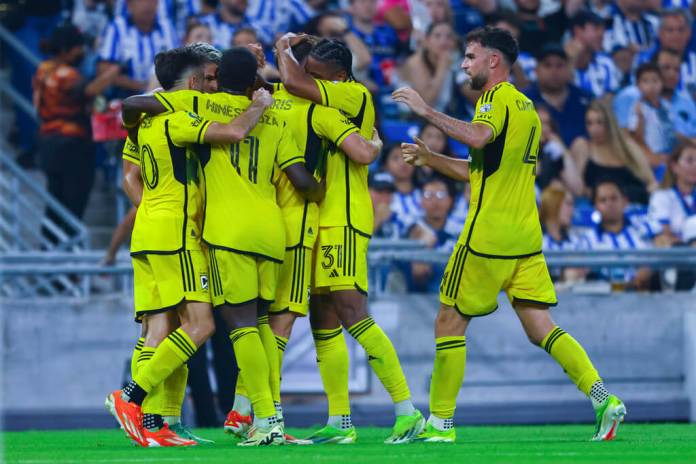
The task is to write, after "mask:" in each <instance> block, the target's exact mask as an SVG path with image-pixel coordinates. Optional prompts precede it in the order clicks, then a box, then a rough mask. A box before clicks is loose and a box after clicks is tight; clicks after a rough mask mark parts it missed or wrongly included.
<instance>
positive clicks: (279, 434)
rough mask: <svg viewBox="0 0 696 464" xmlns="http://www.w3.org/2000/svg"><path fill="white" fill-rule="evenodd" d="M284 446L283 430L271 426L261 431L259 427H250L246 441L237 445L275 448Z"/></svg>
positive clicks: (276, 426)
mask: <svg viewBox="0 0 696 464" xmlns="http://www.w3.org/2000/svg"><path fill="white" fill-rule="evenodd" d="M283 444H285V437H284V434H283V428H282V427H281V426H280V425H279V424H276V425H273V426H271V427H269V428H266V429H263V428H261V427H256V426H254V427H251V428H250V429H249V433H248V436H247V438H246V440H244V441H240V442H239V443H237V446H276V445H283Z"/></svg>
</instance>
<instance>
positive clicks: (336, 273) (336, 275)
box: [329, 269, 338, 277]
mask: <svg viewBox="0 0 696 464" xmlns="http://www.w3.org/2000/svg"><path fill="white" fill-rule="evenodd" d="M329 277H338V271H337V270H336V269H334V270H332V271H331V273H330V274H329Z"/></svg>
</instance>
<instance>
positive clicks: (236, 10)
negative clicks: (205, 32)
mask: <svg viewBox="0 0 696 464" xmlns="http://www.w3.org/2000/svg"><path fill="white" fill-rule="evenodd" d="M248 5H249V2H248V0H220V3H219V5H218V8H217V11H216V12H215V13H210V14H207V15H203V16H199V17H198V21H199V22H201V23H203V24H205V25H207V26H208V27H209V28H210V32H211V33H212V35H213V45H215V46H216V47H217V48H218V49H220V50H227V49H228V48H230V44H231V43H232V37H233V36H234V33H235V31H236V30H237V29H239V28H242V27H251V28H252V29H256V30H257V32H258V29H257V28H256V25H255V24H254V23H253V22H252V18H251V17H249V15H248V14H247V7H248ZM272 39H273V37H270V38H269V40H272Z"/></svg>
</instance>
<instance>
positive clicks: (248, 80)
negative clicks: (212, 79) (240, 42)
mask: <svg viewBox="0 0 696 464" xmlns="http://www.w3.org/2000/svg"><path fill="white" fill-rule="evenodd" d="M257 68H258V62H257V61H256V57H255V56H254V54H253V53H251V52H250V51H249V50H248V49H246V48H245V47H233V48H230V49H229V50H226V51H225V52H223V53H222V60H221V61H220V66H219V67H218V86H219V87H220V88H221V89H224V90H227V91H231V92H236V93H242V92H246V91H247V89H249V88H251V87H253V86H254V82H256V70H257Z"/></svg>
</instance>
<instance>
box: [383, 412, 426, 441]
mask: <svg viewBox="0 0 696 464" xmlns="http://www.w3.org/2000/svg"><path fill="white" fill-rule="evenodd" d="M423 429H425V418H424V417H423V414H421V412H420V411H419V410H417V409H416V411H415V412H414V413H413V414H411V415H410V416H396V423H395V424H394V428H393V429H392V434H391V435H390V436H389V438H387V439H386V440H384V443H386V444H388V445H401V444H404V443H410V442H412V441H413V440H414V438H416V436H418V435H419V434H420V433H421V432H422V431H423Z"/></svg>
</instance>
